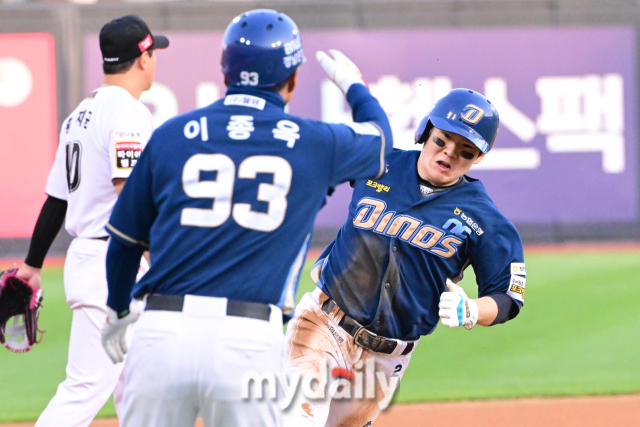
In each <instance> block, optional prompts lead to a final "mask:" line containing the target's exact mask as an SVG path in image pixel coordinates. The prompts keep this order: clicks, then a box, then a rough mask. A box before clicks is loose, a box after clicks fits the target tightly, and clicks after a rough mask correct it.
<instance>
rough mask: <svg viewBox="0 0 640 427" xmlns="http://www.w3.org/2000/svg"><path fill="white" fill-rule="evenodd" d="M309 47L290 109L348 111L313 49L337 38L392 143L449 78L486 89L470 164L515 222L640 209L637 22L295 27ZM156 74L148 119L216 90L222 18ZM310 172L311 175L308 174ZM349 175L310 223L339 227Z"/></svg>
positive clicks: (93, 82) (184, 38)
mask: <svg viewBox="0 0 640 427" xmlns="http://www.w3.org/2000/svg"><path fill="white" fill-rule="evenodd" d="M301 33H302V42H303V46H304V52H305V54H306V57H307V62H306V64H303V66H302V67H301V68H300V76H299V84H298V88H297V90H296V96H295V99H294V100H293V102H292V103H291V105H290V106H289V111H290V112H291V113H292V114H296V115H299V116H302V117H307V118H314V119H318V120H325V121H331V122H347V121H349V120H351V117H350V112H349V109H348V106H347V105H346V103H345V102H344V99H343V97H342V95H341V93H340V92H339V90H338V89H337V88H336V87H335V86H334V85H333V84H332V83H331V82H330V81H328V80H327V77H326V75H325V74H324V72H323V71H322V69H321V68H320V66H319V65H318V64H317V63H316V61H315V52H316V51H317V50H325V51H326V50H328V49H338V50H341V51H343V52H344V53H345V54H346V55H347V56H349V57H350V58H351V59H353V61H354V62H355V63H356V64H358V66H359V67H360V68H361V70H362V72H363V74H364V76H365V77H366V78H367V80H368V82H369V85H370V88H371V90H372V92H373V93H374V95H375V96H376V97H377V98H378V99H379V100H380V102H381V104H382V106H383V107H384V109H385V111H386V112H387V114H388V116H389V120H390V121H391V126H392V128H393V132H394V144H395V146H396V147H398V148H402V149H417V148H420V147H416V146H415V145H414V144H413V132H414V130H415V127H416V126H417V124H418V122H419V121H420V119H421V118H422V117H423V116H424V115H426V114H427V113H428V112H429V110H430V109H431V107H432V106H433V104H434V102H435V101H436V100H437V99H439V98H440V97H441V96H443V95H444V94H446V93H447V92H448V91H449V90H450V89H452V88H456V87H464V88H469V89H473V90H476V91H479V92H481V93H483V94H485V95H486V96H487V97H488V98H489V99H490V100H491V102H493V103H494V104H495V105H496V106H497V108H498V111H499V114H500V118H501V126H500V131H499V133H498V138H497V141H496V143H495V146H494V149H493V150H492V151H491V152H490V153H489V154H488V155H487V157H486V158H485V159H484V160H483V161H482V162H481V163H480V164H479V165H477V166H474V168H472V170H471V171H470V173H469V175H471V176H473V177H475V178H479V179H481V180H482V181H483V182H484V184H485V185H486V187H487V188H488V190H489V194H490V195H491V197H492V198H493V200H494V201H495V203H496V205H497V206H498V207H499V208H500V209H501V210H502V211H503V212H504V213H505V214H506V215H507V217H509V218H510V219H511V220H512V221H513V222H515V223H542V224H545V223H546V224H552V223H564V224H582V223H586V224H589V223H591V224H593V223H601V222H625V221H636V220H637V219H638V182H639V181H638V175H637V174H638V171H637V163H638V153H637V145H638V143H637V135H636V130H637V119H636V117H637V105H636V74H635V68H636V53H635V52H636V46H635V32H634V30H633V29H632V28H572V29H557V28H555V29H549V28H546V29H486V30H437V31H435V30H434V31H432V30H370V31H369V30H367V31H356V30H331V31H304V29H302V31H301ZM168 37H169V39H170V40H171V46H170V47H169V49H166V50H164V51H159V52H157V54H158V68H157V78H156V84H155V85H154V87H153V88H152V90H151V91H149V92H147V93H145V94H144V95H143V101H144V102H145V103H147V105H149V108H150V109H151V110H152V112H153V114H154V118H155V119H156V122H157V123H161V122H162V121H164V120H166V119H167V118H170V117H172V116H174V115H176V114H179V113H183V112H186V111H189V110H191V109H193V108H196V107H201V106H205V105H207V104H208V103H210V102H213V101H215V100H216V99H219V98H220V97H222V96H224V93H225V87H224V83H223V78H222V75H221V72H220V53H221V43H222V32H211V33H170V34H168ZM100 64H101V59H100V53H99V49H98V42H97V37H96V36H89V37H87V38H86V39H85V90H86V92H87V93H89V92H90V91H91V90H92V89H93V88H95V87H97V86H99V85H100V84H101V80H102V75H101V69H100ZM309 185H313V183H312V182H310V183H309ZM349 198H350V188H349V186H348V185H343V186H340V187H339V188H338V190H337V191H336V193H334V195H333V196H332V197H330V198H329V199H328V203H327V205H326V206H325V208H324V209H323V211H322V212H321V213H320V216H319V217H318V220H317V222H316V225H317V226H319V227H328V228H331V227H338V226H340V225H341V224H342V222H343V221H344V218H345V217H346V207H347V204H348V201H349Z"/></svg>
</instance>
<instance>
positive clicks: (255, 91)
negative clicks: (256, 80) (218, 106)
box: [225, 86, 285, 109]
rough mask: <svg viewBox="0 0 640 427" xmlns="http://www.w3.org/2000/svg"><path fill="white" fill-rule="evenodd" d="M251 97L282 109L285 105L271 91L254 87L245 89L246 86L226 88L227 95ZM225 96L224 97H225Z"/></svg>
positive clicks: (278, 96) (276, 94)
mask: <svg viewBox="0 0 640 427" xmlns="http://www.w3.org/2000/svg"><path fill="white" fill-rule="evenodd" d="M237 94H242V95H253V96H257V97H258V98H262V99H264V100H265V101H267V102H268V103H270V104H273V105H275V106H276V107H279V108H282V109H284V106H285V103H284V99H282V97H281V96H280V95H279V94H278V93H276V92H274V91H272V90H264V89H259V88H256V87H246V86H229V87H228V88H227V95H237ZM225 96H226V95H225Z"/></svg>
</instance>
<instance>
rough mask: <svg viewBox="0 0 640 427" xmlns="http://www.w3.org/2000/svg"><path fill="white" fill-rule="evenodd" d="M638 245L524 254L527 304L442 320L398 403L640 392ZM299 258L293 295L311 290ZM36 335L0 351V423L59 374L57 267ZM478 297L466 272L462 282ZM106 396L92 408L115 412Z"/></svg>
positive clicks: (24, 412) (37, 402)
mask: <svg viewBox="0 0 640 427" xmlns="http://www.w3.org/2000/svg"><path fill="white" fill-rule="evenodd" d="M639 266H640V253H600V254H598V253H580V254H565V253H562V254H535V255H529V256H527V272H528V282H527V285H528V286H527V294H526V307H525V308H524V309H523V311H522V313H521V314H520V315H519V316H518V317H517V318H516V319H515V320H514V321H512V322H509V323H507V324H505V325H500V326H496V327H491V328H482V327H476V328H474V329H473V330H471V331H467V330H464V329H459V328H458V329H449V328H445V327H442V326H440V327H439V328H438V329H437V330H436V331H435V332H434V333H433V334H432V335H430V336H428V337H423V339H422V340H421V341H420V344H419V345H418V347H417V349H416V351H415V352H414V354H413V357H412V361H411V365H410V366H409V368H408V370H407V372H406V374H405V376H404V378H403V380H402V384H401V386H400V390H399V392H398V394H397V395H396V399H395V400H396V401H398V402H408V401H433V400H439V401H442V400H458V399H488V398H513V397H526V396H567V395H595V394H621V393H638V392H640V369H639V368H640V364H639V363H640V362H639V361H640V327H639V326H638V320H639V318H640V317H639V315H638V310H639V305H638V304H639V302H640V280H639V279H638V273H639V271H640V269H639ZM309 268H310V264H307V266H306V269H305V273H304V274H303V282H302V283H301V286H300V290H299V293H298V299H299V298H300V296H301V295H302V294H303V293H304V292H306V291H309V290H311V289H313V284H312V283H311V280H310V279H309V275H308V272H309ZM43 283H44V289H45V301H44V302H45V306H44V308H43V310H42V312H41V323H40V324H41V328H42V329H44V330H46V331H47V332H46V334H45V337H44V340H43V342H42V343H40V344H38V345H37V346H36V347H35V348H34V350H33V351H31V352H30V353H27V354H12V353H10V352H9V351H6V350H4V349H1V350H0V421H13V420H33V419H35V418H37V416H38V414H39V413H40V412H41V411H42V410H43V409H44V407H45V406H46V405H47V403H48V401H49V399H51V397H53V395H54V394H55V390H56V387H57V385H58V384H59V383H60V382H61V381H62V380H63V379H64V377H65V373H64V367H65V364H66V357H67V343H68V338H69V325H70V320H71V311H70V309H69V308H68V307H67V305H66V303H65V299H64V290H63V285H62V269H47V270H45V271H44V273H43ZM462 284H463V286H464V287H465V289H466V291H467V293H468V294H469V295H470V296H475V295H476V290H475V289H476V288H475V280H474V278H473V272H472V271H471V270H469V272H468V274H467V277H465V280H464V281H463V282H462ZM113 415H115V410H114V408H113V403H111V402H110V403H108V404H107V405H106V406H105V408H103V410H102V411H101V413H100V415H99V416H113Z"/></svg>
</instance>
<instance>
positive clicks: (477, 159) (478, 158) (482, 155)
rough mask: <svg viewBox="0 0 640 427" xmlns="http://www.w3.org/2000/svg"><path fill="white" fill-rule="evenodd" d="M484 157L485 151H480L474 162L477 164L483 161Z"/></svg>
mask: <svg viewBox="0 0 640 427" xmlns="http://www.w3.org/2000/svg"><path fill="white" fill-rule="evenodd" d="M482 159H484V153H480V155H479V156H478V157H477V158H476V159H475V160H474V161H473V164H474V165H477V164H478V163H480V162H481V161H482Z"/></svg>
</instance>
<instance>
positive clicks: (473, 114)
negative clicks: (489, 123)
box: [460, 104, 484, 125]
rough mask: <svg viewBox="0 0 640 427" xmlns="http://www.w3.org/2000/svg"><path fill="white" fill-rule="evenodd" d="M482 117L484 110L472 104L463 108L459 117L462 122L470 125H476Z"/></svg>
mask: <svg viewBox="0 0 640 427" xmlns="http://www.w3.org/2000/svg"><path fill="white" fill-rule="evenodd" d="M483 117H484V110H483V109H482V108H480V107H476V106H475V105H473V104H469V105H467V106H466V107H464V110H462V115H461V116H460V118H461V119H462V120H464V121H465V122H467V123H469V124H472V125H475V124H476V123H478V122H479V121H480V119H481V118H483Z"/></svg>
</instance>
